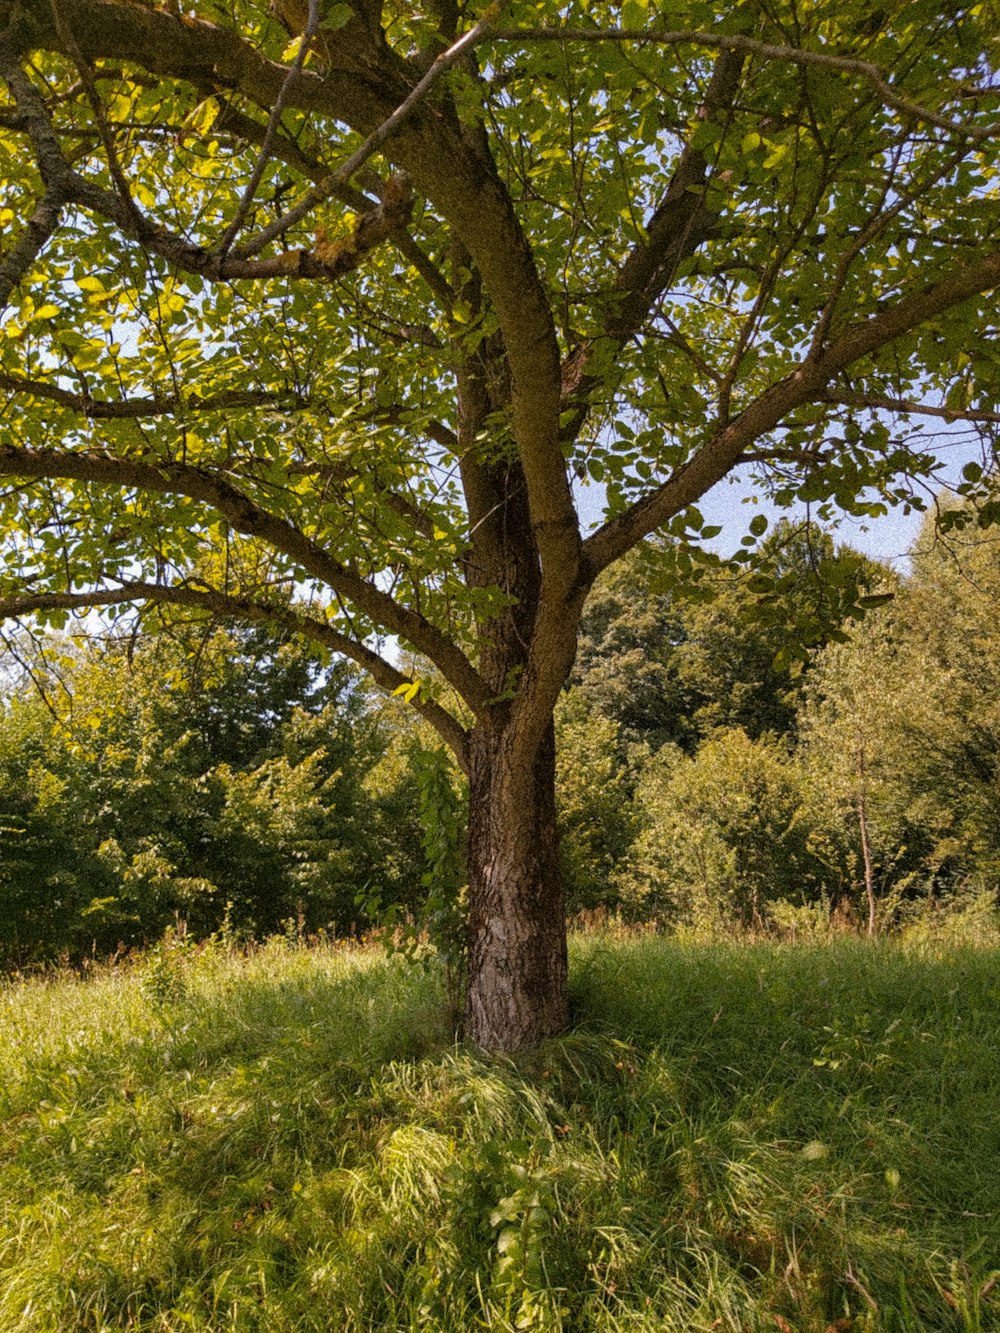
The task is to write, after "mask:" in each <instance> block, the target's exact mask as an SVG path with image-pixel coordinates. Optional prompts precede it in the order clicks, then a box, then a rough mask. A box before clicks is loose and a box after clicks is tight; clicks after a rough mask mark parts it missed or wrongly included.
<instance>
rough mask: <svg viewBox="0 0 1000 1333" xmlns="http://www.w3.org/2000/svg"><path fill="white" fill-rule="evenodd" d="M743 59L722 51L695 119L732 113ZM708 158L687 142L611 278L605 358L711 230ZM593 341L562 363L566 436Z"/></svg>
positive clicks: (586, 390) (578, 418) (585, 394)
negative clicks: (642, 231)
mask: <svg viewBox="0 0 1000 1333" xmlns="http://www.w3.org/2000/svg"><path fill="white" fill-rule="evenodd" d="M744 60H745V57H744V55H743V53H742V52H740V51H725V52H723V54H722V55H721V56H720V57H719V59H718V60H717V61H716V64H715V69H714V70H713V71H712V78H711V81H710V82H709V85H708V88H707V90H706V92H705V100H704V103H703V104H702V107H701V110H700V113H699V120H700V121H702V122H704V121H706V120H717V119H720V118H721V117H723V116H725V115H726V114H727V113H729V112H731V109H732V102H733V97H734V96H735V93H736V89H737V86H738V84H739V79H740V74H741V73H742V70H743V64H744ZM708 177H709V167H708V159H707V158H706V157H705V154H704V153H703V152H702V151H701V149H700V148H694V147H692V146H691V144H690V143H689V144H687V145H686V146H685V148H684V151H683V152H682V153H681V155H680V158H679V159H678V162H677V166H676V168H675V170H674V173H673V176H672V177H671V180H670V184H669V185H668V187H667V190H666V193H665V194H664V195H663V198H662V199H661V200H660V201H659V203H658V204H657V206H656V208H655V209H654V210H653V213H652V215H651V217H650V219H649V222H648V223H647V226H646V237H647V239H646V241H645V242H644V243H641V244H639V245H636V246H635V247H634V249H633V250H632V252H631V254H630V255H629V256H628V258H627V259H626V261H625V263H624V264H623V265H622V267H621V269H620V270H619V272H618V276H617V277H616V279H615V284H614V288H613V291H612V295H611V297H610V299H609V303H608V304H609V308H608V312H607V318H606V322H605V329H604V333H603V335H602V337H601V339H600V340H599V341H600V344H602V345H603V346H602V351H603V352H604V356H603V357H602V359H604V360H606V348H607V340H609V339H610V341H611V343H612V344H613V346H614V347H615V348H616V349H617V348H621V347H624V345H625V344H626V343H627V342H628V340H629V339H630V338H632V337H634V336H635V334H636V333H638V331H639V330H640V329H641V328H642V327H643V325H644V324H645V322H646V320H647V318H648V316H649V313H650V311H651V310H652V309H653V307H654V305H655V304H656V302H657V301H658V300H659V298H660V297H661V296H662V294H663V292H664V291H665V290H666V289H667V287H668V286H669V284H670V282H671V281H672V279H673V277H674V274H675V273H676V272H677V269H678V266H679V265H680V264H681V263H682V262H683V261H684V260H685V259H686V258H688V257H689V256H690V255H692V254H694V252H695V251H696V250H697V249H698V247H699V246H700V245H701V243H702V242H703V241H704V240H705V239H706V237H707V236H708V234H709V232H710V231H711V228H712V224H713V222H714V216H713V214H711V213H710V212H709V211H708V209H707V208H706V207H705V188H706V186H707V183H708ZM597 346H598V340H597V339H594V340H592V341H590V342H588V343H587V344H585V345H584V346H583V347H581V348H580V349H579V350H578V351H576V352H575V353H574V354H573V356H572V357H571V358H570V359H569V360H568V361H567V362H566V364H565V365H564V366H563V371H562V392H563V395H564V397H566V398H568V399H569V400H570V401H574V400H575V402H576V404H577V407H576V411H575V414H574V418H573V421H572V424H571V426H570V427H569V429H568V432H567V433H569V434H571V435H575V433H576V432H578V431H579V429H580V427H581V426H582V424H583V421H584V419H585V417H586V413H587V407H588V402H589V399H590V396H591V394H592V392H593V389H594V387H595V384H596V379H595V377H594V375H593V374H592V372H591V364H592V362H593V360H594V354H595V352H596V350H597Z"/></svg>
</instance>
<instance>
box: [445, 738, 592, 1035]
mask: <svg viewBox="0 0 1000 1333" xmlns="http://www.w3.org/2000/svg"><path fill="white" fill-rule="evenodd" d="M519 749H520V747H519V746H518V745H517V744H516V743H515V741H514V734H513V731H512V729H511V728H510V727H507V728H501V727H494V728H488V727H484V728H477V729H476V731H475V732H474V733H473V735H472V737H471V744H470V760H471V763H470V779H469V782H470V797H471V800H470V818H469V961H468V969H469V970H468V980H467V987H466V1004H465V1023H466V1036H467V1037H469V1038H470V1039H471V1040H472V1041H474V1042H475V1043H476V1044H477V1045H478V1046H480V1047H481V1048H482V1049H483V1050H487V1051H512V1050H517V1049H518V1048H519V1047H522V1046H530V1045H533V1044H535V1043H536V1042H538V1041H541V1040H543V1039H544V1038H545V1037H551V1036H555V1035H556V1034H557V1033H559V1032H562V1031H563V1030H564V1029H565V1028H566V1027H567V1026H568V1024H569V1000H568V995H567V984H566V982H567V965H566V918H565V909H564V902H563V888H562V878H561V874H560V869H559V843H558V836H557V832H556V811H555V734H554V729H553V726H552V723H551V722H550V723H549V725H548V727H547V728H546V731H545V735H544V737H543V738H542V741H541V744H540V745H539V746H538V747H537V748H536V750H535V752H534V753H533V754H529V755H524V754H521V753H519V752H518V751H519Z"/></svg>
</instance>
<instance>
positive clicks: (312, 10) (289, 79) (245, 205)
mask: <svg viewBox="0 0 1000 1333" xmlns="http://www.w3.org/2000/svg"><path fill="white" fill-rule="evenodd" d="M318 29H319V0H309V18H308V20H307V21H306V28H305V32H304V33H303V34H302V37H301V39H300V41H299V49H298V50H297V51H296V52H295V59H294V60H293V61H292V67H291V69H290V70H289V71H288V73H287V74H286V75H285V80H284V82H283V83H282V85H281V87H280V88H279V90H278V96H277V97H276V98H275V99H274V106H273V107H272V108H271V117H270V119H269V120H268V122H267V130H266V131H265V134H264V142H263V143H262V144H261V147H260V153H259V155H258V157H257V162H256V164H255V166H254V169H253V174H252V175H251V177H250V180H249V181H248V183H247V187H246V189H245V190H244V191H243V198H242V199H241V200H240V202H239V206H238V208H237V209H236V213H235V215H234V217H233V220H232V222H230V224H229V226H228V227H227V228H226V230H225V233H224V235H223V237H222V240H221V241H220V242H219V244H218V246H217V247H216V248H217V251H218V253H219V254H220V255H226V254H228V253H229V250H230V248H231V246H232V244H233V241H235V239H236V237H237V236H238V235H239V234H240V231H241V229H242V227H243V223H244V222H245V221H246V218H247V214H248V213H249V212H250V205H251V204H252V203H253V201H254V196H255V195H256V193H257V190H258V188H259V186H260V182H261V180H262V178H263V175H264V168H265V167H266V166H267V163H268V160H269V159H270V156H271V147H272V145H273V143H274V140H275V137H276V136H277V133H278V126H279V125H280V123H281V116H282V113H283V112H284V109H285V102H286V100H287V98H288V94H289V92H290V91H291V88H292V85H293V84H294V82H295V80H296V79H297V78H298V77H299V75H300V74H301V72H302V66H303V64H304V63H305V58H306V55H307V53H308V51H309V48H310V46H311V45H312V39H313V38H314V37H315V36H316V33H317V30H318Z"/></svg>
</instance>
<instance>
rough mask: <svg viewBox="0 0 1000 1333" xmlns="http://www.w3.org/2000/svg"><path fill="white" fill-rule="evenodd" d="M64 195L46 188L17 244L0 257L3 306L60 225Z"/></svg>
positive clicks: (0, 287) (0, 283)
mask: <svg viewBox="0 0 1000 1333" xmlns="http://www.w3.org/2000/svg"><path fill="white" fill-rule="evenodd" d="M62 206H63V198H62V195H61V193H60V191H58V190H47V191H46V193H45V194H44V195H43V197H42V198H41V199H40V200H39V201H38V204H37V205H36V207H35V211H34V212H33V213H32V215H31V217H30V218H29V219H28V222H27V225H26V226H25V228H24V231H23V232H22V233H21V236H20V239H19V240H18V242H17V244H16V245H14V246H11V248H10V249H9V250H8V251H7V253H6V254H5V255H4V256H3V257H2V258H0V309H2V308H3V307H4V306H5V305H6V304H7V302H8V300H9V299H10V294H11V292H12V291H13V290H14V288H15V287H16V286H17V284H18V283H19V282H20V281H21V279H22V278H24V277H25V276H26V275H27V273H28V272H29V270H30V269H31V266H32V264H33V263H34V262H35V260H36V259H37V258H38V256H39V255H40V254H41V252H42V250H43V248H44V246H45V243H46V241H48V239H49V237H50V236H52V235H53V233H54V232H55V230H56V228H57V227H58V226H59V218H60V215H61V213H62Z"/></svg>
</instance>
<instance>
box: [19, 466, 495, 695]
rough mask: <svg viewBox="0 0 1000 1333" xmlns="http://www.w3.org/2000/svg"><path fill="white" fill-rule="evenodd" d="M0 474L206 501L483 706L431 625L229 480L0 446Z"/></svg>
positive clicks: (468, 675) (473, 675)
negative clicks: (396, 638)
mask: <svg viewBox="0 0 1000 1333" xmlns="http://www.w3.org/2000/svg"><path fill="white" fill-rule="evenodd" d="M0 476H13V477H26V478H27V477H32V478H49V479H52V480H62V481H85V482H95V483H97V484H99V485H109V486H115V487H119V488H134V489H136V490H140V491H149V492H152V493H154V494H159V495H185V496H187V497H188V498H189V499H192V500H196V501H198V502H200V503H202V504H206V505H208V506H209V507H210V508H212V509H214V510H215V511H216V512H217V513H219V514H220V515H221V516H222V517H223V518H225V519H226V521H227V522H228V523H229V524H230V525H231V526H232V527H233V528H234V529H235V530H236V531H237V532H241V533H243V534H244V535H245V536H247V537H258V538H260V539H261V540H263V541H266V542H267V543H269V544H270V545H271V546H272V547H273V548H274V549H275V550H276V551H280V552H281V553H282V554H283V555H286V556H288V557H289V558H290V559H291V560H293V561H294V562H295V563H296V564H297V565H298V566H299V567H300V568H301V569H302V570H303V571H304V572H305V573H307V574H309V575H311V576H312V577H313V578H316V579H318V580H319V581H320V582H321V583H324V584H326V586H327V587H328V588H330V589H332V590H333V591H334V592H336V593H338V594H340V595H341V596H343V597H345V598H347V599H348V600H349V601H351V602H353V603H354V605H355V606H357V607H358V609H359V610H360V611H362V612H363V613H364V614H365V615H367V616H369V617H370V618H371V620H372V621H373V622H374V623H375V624H377V625H380V626H381V627H383V628H384V629H386V630H388V631H389V632H390V633H392V634H397V635H399V637H400V638H403V639H405V640H406V641H407V642H408V643H411V644H412V645H413V647H414V648H415V649H416V650H417V651H418V652H420V653H422V654H423V655H424V656H425V657H427V658H429V659H430V661H432V662H433V663H434V664H435V665H436V666H437V667H438V668H439V670H440V671H441V673H442V675H443V676H444V677H445V679H446V680H447V681H448V682H449V683H450V684H451V685H452V686H454V688H455V690H456V691H457V692H458V694H459V695H460V697H461V698H462V699H463V701H464V702H465V703H466V704H467V705H468V707H469V708H470V709H471V710H472V712H473V713H475V714H477V715H479V714H481V713H482V712H483V711H484V709H485V708H486V702H487V699H488V697H489V695H488V691H487V689H486V686H485V685H484V683H483V681H482V680H481V678H480V677H479V675H478V673H477V672H476V670H475V668H474V667H473V666H472V664H471V663H470V662H469V660H468V658H467V657H466V656H465V655H464V653H463V652H462V651H461V649H459V648H458V647H457V646H456V645H455V644H454V643H452V642H451V640H450V639H448V638H447V637H446V636H445V635H444V634H443V633H442V632H441V631H440V630H439V629H437V627H436V626H434V625H432V624H431V623H430V621H428V620H426V619H425V618H424V617H423V616H421V615H419V614H418V613H417V612H416V611H411V610H409V608H407V607H404V606H399V605H398V604H397V603H396V602H395V601H393V599H392V598H391V597H390V596H389V595H388V594H387V593H384V592H382V590H381V589H380V588H377V587H376V586H375V585H374V584H372V583H369V582H367V581H366V580H365V579H363V578H361V577H360V576H359V575H358V574H355V573H353V572H352V571H351V570H349V569H347V568H346V567H345V566H344V565H341V564H340V563H339V562H338V561H336V560H334V559H333V558H332V557H331V556H330V555H328V554H327V552H326V551H324V550H323V549H322V548H321V547H319V546H317V545H316V543H315V542H313V541H312V540H311V539H310V538H309V537H307V536H305V534H304V533H302V532H300V531H299V529H298V528H296V527H294V526H293V525H292V524H291V523H289V522H287V521H286V520H285V519H281V518H276V517H275V516H274V515H273V514H269V513H268V512H267V511H266V510H265V509H263V508H261V506H260V505H258V504H257V503H256V502H255V501H253V500H252V499H250V497H249V496H247V495H245V494H243V492H242V491H240V490H238V489H237V488H236V487H235V486H233V485H232V484H231V483H230V482H227V481H225V480H224V479H223V478H221V477H219V476H217V475H215V474H213V473H211V472H207V471H203V470H202V469H201V468H196V467H192V466H190V465H189V464H186V463H178V462H163V463H158V464H151V463H144V462H140V461H138V460H131V459H119V458H112V457H110V456H108V455H106V454H95V453H83V452H73V453H70V452H68V451H65V450H58V449H22V448H18V447H16V446H13V445H0Z"/></svg>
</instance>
